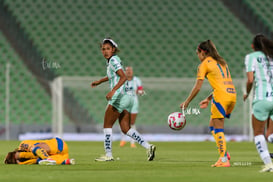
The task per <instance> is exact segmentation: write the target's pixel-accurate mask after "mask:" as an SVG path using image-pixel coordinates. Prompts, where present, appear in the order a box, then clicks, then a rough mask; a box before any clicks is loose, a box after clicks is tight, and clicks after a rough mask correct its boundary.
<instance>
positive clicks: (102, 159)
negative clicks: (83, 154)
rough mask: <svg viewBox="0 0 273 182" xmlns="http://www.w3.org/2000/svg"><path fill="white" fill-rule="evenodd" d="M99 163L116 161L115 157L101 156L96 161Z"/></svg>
mask: <svg viewBox="0 0 273 182" xmlns="http://www.w3.org/2000/svg"><path fill="white" fill-rule="evenodd" d="M95 161H97V162H108V161H114V158H113V157H108V156H101V157H98V158H96V159H95Z"/></svg>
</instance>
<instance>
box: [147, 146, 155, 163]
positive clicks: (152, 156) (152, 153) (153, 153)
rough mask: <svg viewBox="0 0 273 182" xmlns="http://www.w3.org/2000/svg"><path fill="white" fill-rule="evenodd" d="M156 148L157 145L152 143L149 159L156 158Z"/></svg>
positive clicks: (148, 153) (148, 151) (148, 152)
mask: <svg viewBox="0 0 273 182" xmlns="http://www.w3.org/2000/svg"><path fill="white" fill-rule="evenodd" d="M155 150H156V147H155V146H154V145H150V147H149V149H148V150H147V155H148V161H152V160H154V158H155Z"/></svg>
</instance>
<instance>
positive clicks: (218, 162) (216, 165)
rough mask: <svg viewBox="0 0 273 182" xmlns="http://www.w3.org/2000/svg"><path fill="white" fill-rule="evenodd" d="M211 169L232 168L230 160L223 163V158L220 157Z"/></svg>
mask: <svg viewBox="0 0 273 182" xmlns="http://www.w3.org/2000/svg"><path fill="white" fill-rule="evenodd" d="M211 167H230V163H229V160H226V161H225V162H223V161H222V158H221V157H220V158H219V159H218V161H217V162H216V163H215V164H213V165H211Z"/></svg>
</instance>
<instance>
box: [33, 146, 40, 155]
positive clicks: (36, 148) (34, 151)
mask: <svg viewBox="0 0 273 182" xmlns="http://www.w3.org/2000/svg"><path fill="white" fill-rule="evenodd" d="M40 148H41V147H35V148H34V149H33V150H32V153H33V154H34V155H36V150H38V149H40Z"/></svg>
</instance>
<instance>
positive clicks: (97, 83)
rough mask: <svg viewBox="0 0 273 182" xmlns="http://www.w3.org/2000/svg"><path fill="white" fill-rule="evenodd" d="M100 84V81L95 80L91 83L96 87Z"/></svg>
mask: <svg viewBox="0 0 273 182" xmlns="http://www.w3.org/2000/svg"><path fill="white" fill-rule="evenodd" d="M99 84H100V82H99V81H94V82H92V83H91V87H92V88H94V87H96V86H97V85H99Z"/></svg>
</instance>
